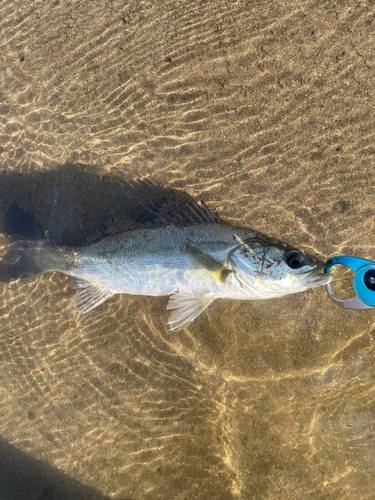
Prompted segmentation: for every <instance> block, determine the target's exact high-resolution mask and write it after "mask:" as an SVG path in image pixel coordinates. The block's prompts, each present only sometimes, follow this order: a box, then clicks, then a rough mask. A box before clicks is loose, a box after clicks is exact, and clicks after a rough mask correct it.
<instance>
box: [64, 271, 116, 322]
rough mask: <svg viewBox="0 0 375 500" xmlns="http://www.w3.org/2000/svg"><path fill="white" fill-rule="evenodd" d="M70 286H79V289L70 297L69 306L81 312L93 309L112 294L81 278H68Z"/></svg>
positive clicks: (84, 312)
mask: <svg viewBox="0 0 375 500" xmlns="http://www.w3.org/2000/svg"><path fill="white" fill-rule="evenodd" d="M70 286H71V287H72V288H81V291H80V292H77V293H76V294H75V295H74V297H73V298H72V300H71V302H70V306H71V307H74V308H75V310H76V311H77V312H79V313H82V314H86V313H87V312H89V311H91V310H92V309H95V307H98V306H100V304H102V303H103V302H104V301H106V300H107V299H109V298H111V297H112V296H113V295H114V293H113V292H111V291H110V290H107V289H105V288H99V287H96V286H94V285H92V284H91V283H89V282H87V281H85V280H83V279H81V278H76V277H72V278H70Z"/></svg>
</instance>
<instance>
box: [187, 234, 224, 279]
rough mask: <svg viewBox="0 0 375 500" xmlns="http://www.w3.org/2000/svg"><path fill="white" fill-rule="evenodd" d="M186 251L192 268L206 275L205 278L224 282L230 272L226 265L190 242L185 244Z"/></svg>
mask: <svg viewBox="0 0 375 500" xmlns="http://www.w3.org/2000/svg"><path fill="white" fill-rule="evenodd" d="M186 253H187V255H188V257H189V261H190V264H191V266H192V267H193V269H195V270H196V271H197V272H199V273H200V274H202V275H204V276H206V278H209V279H212V280H214V281H217V282H219V283H225V282H226V280H227V279H228V278H229V275H230V274H231V272H232V271H231V270H230V269H229V268H228V267H226V266H224V265H223V264H222V263H221V262H219V261H218V260H216V259H215V258H214V257H213V256H212V255H211V254H209V253H208V252H206V251H205V250H201V249H200V248H197V247H196V246H195V245H192V244H191V243H188V244H187V245H186Z"/></svg>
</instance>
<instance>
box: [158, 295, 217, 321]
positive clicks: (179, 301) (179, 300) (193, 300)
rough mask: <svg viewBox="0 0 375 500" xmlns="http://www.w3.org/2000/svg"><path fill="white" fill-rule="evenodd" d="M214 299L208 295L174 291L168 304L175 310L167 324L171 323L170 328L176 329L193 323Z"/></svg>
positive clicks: (168, 307)
mask: <svg viewBox="0 0 375 500" xmlns="http://www.w3.org/2000/svg"><path fill="white" fill-rule="evenodd" d="M214 300H215V297H207V296H206V295H192V294H190V293H185V292H180V293H174V294H173V295H171V296H170V298H169V302H168V305H167V309H168V310H173V312H172V313H171V314H170V316H169V321H168V322H167V325H170V327H169V330H176V329H177V328H182V327H184V326H186V325H187V324H188V323H191V322H192V321H193V320H195V318H197V317H198V316H199V315H200V314H201V313H202V312H203V311H204V310H205V309H206V308H207V307H208V306H209V305H210V304H211V302H213V301H214Z"/></svg>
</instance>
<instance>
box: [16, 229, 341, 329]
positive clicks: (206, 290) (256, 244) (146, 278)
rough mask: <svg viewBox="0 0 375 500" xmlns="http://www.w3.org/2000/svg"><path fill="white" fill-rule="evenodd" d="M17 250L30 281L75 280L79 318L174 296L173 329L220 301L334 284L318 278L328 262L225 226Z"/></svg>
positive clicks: (135, 232) (155, 231)
mask: <svg viewBox="0 0 375 500" xmlns="http://www.w3.org/2000/svg"><path fill="white" fill-rule="evenodd" d="M13 245H15V246H14V248H13V249H11V250H10V251H9V254H10V255H13V260H15V259H14V256H15V255H17V254H20V253H23V254H24V255H23V259H25V258H26V260H27V261H28V262H29V263H30V262H31V267H33V268H34V272H30V274H29V275H32V274H38V273H41V272H48V271H60V272H63V273H65V274H67V275H70V276H72V277H73V280H72V286H73V287H74V288H81V289H82V290H80V291H79V292H78V293H77V294H76V295H75V297H74V299H73V304H74V306H75V307H76V309H77V310H78V311H79V312H82V313H85V312H88V311H90V310H91V309H93V308H94V307H96V306H98V305H99V304H101V303H102V302H104V301H105V300H106V299H108V298H109V297H111V296H112V295H114V294H116V293H127V294H133V295H151V296H160V295H170V300H169V304H168V306H167V308H168V309H171V310H173V312H172V314H171V316H170V319H169V325H170V329H175V328H180V327H183V326H185V325H186V324H188V323H189V322H191V321H193V320H194V319H195V318H196V317H197V316H198V315H199V314H200V313H201V312H202V311H203V310H204V309H205V308H206V307H207V306H208V305H209V304H210V303H211V302H212V301H213V300H214V299H216V298H223V299H241V300H251V299H269V298H273V297H280V296H283V295H287V294H291V293H295V292H299V291H303V290H306V289H308V288H312V287H316V286H320V285H323V284H326V283H328V282H329V281H330V280H331V279H332V277H331V275H329V274H317V273H318V272H319V271H321V270H322V269H323V263H322V262H319V261H316V260H315V259H312V258H310V257H308V256H307V255H306V254H305V253H303V252H300V251H298V250H296V249H294V248H292V247H290V246H288V245H286V244H285V243H282V242H280V241H278V240H276V239H275V238H271V237H269V236H265V235H262V234H260V233H258V232H256V231H252V230H250V229H246V228H241V227H234V226H229V225H225V224H215V223H209V224H191V225H183V226H178V225H165V226H159V227H147V228H140V229H135V230H132V231H126V232H123V233H120V234H118V235H115V236H111V237H107V238H104V239H102V240H100V241H98V242H96V243H93V244H90V245H86V246H83V247H74V248H73V247H53V246H49V245H47V244H45V243H43V242H37V243H29V244H26V245H25V243H23V244H22V243H19V242H16V243H14V244H13ZM17 245H18V248H17ZM22 245H23V247H22ZM21 247H22V248H21ZM35 269H36V271H35ZM26 275H27V274H26Z"/></svg>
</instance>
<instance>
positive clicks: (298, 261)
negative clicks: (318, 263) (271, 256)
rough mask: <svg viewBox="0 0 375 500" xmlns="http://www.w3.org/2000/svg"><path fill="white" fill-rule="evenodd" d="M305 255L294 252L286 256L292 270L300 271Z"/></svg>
mask: <svg viewBox="0 0 375 500" xmlns="http://www.w3.org/2000/svg"><path fill="white" fill-rule="evenodd" d="M304 260H305V255H304V254H303V253H302V252H297V251H295V250H294V251H292V252H288V253H287V254H286V255H285V261H286V263H287V264H288V266H289V267H290V268H291V269H299V268H300V267H303V266H304V265H305V264H304Z"/></svg>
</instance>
